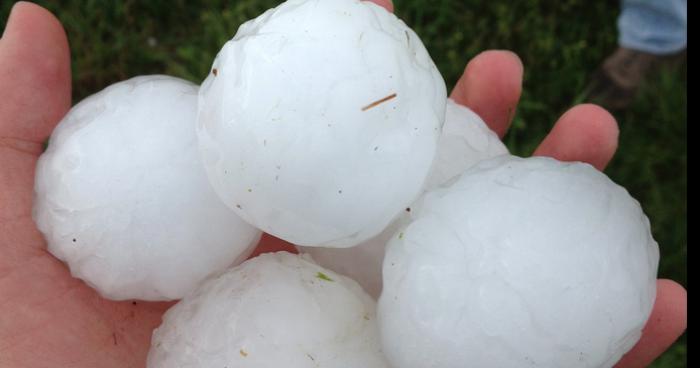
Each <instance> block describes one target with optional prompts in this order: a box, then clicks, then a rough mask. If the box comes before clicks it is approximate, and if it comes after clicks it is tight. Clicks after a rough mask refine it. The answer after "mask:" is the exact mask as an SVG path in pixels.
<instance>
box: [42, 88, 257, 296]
mask: <svg viewBox="0 0 700 368" xmlns="http://www.w3.org/2000/svg"><path fill="white" fill-rule="evenodd" d="M197 89H198V88H197V86H196V85H193V84H191V83H189V82H186V81H183V80H180V79H177V78H172V77H166V76H144V77H137V78H133V79H130V80H128V81H124V82H120V83H117V84H114V85H112V86H110V87H108V88H106V89H105V90H103V91H101V92H99V93H97V94H95V95H93V96H90V97H88V98H86V99H85V100H83V101H82V102H80V103H79V104H77V105H76V106H75V107H74V108H73V109H72V110H71V111H70V112H69V113H68V115H66V117H65V118H64V119H63V120H62V121H61V122H60V124H59V125H58V126H57V127H56V129H55V130H54V132H53V134H52V135H51V141H50V144H49V147H48V149H47V150H46V152H45V153H44V154H43V155H42V156H41V158H40V159H39V163H38V165H37V169H36V183H35V192H36V196H35V201H34V206H35V207H34V218H35V220H36V223H37V225H38V227H39V230H41V232H43V233H44V236H45V237H46V240H47V242H48V249H49V251H50V252H51V253H52V254H53V255H55V256H56V257H57V258H59V259H61V260H63V261H65V262H67V263H68V265H69V266H70V269H71V273H72V274H73V275H74V276H75V277H78V278H80V279H83V280H85V282H87V283H88V284H89V285H91V286H92V287H94V288H95V289H97V290H98V291H99V292H100V293H101V294H102V295H103V296H105V297H107V298H110V299H117V300H122V299H142V300H168V299H178V298H181V297H182V296H183V295H184V294H185V293H187V292H188V291H190V290H191V289H193V288H194V286H196V284H197V283H198V282H200V281H201V280H202V279H204V278H205V277H206V276H207V275H209V274H211V273H213V272H215V271H218V270H221V269H224V268H226V267H228V266H229V265H231V264H234V263H238V262H241V261H242V260H244V259H245V258H246V256H247V255H248V254H249V253H250V251H251V250H252V248H251V247H253V246H254V245H255V244H256V243H257V240H258V239H259V236H260V231H259V230H256V229H254V228H253V227H251V226H250V225H248V224H247V223H245V222H243V220H241V219H240V218H239V217H238V216H237V215H236V214H235V213H234V212H233V211H231V210H230V209H229V208H227V207H226V206H225V205H224V204H223V203H221V201H220V199H219V198H218V197H217V196H216V194H215V193H214V191H213V190H212V188H211V187H210V185H209V183H208V180H207V177H206V174H205V172H204V168H203V167H202V164H201V160H200V157H199V152H198V149H197V139H196V133H195V121H196V112H197Z"/></svg>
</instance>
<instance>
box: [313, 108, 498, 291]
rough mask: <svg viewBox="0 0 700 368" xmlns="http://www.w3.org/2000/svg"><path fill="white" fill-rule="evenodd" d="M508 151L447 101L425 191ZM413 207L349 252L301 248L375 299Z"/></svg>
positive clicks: (478, 120) (470, 115)
mask: <svg viewBox="0 0 700 368" xmlns="http://www.w3.org/2000/svg"><path fill="white" fill-rule="evenodd" d="M507 153H508V149H507V148H506V147H505V145H503V143H502V142H501V140H500V139H499V138H498V136H497V135H496V133H494V132H493V131H492V130H491V129H489V127H488V126H486V124H485V123H484V121H483V120H481V118H480V117H479V116H478V115H476V114H475V113H474V112H473V111H472V110H470V109H468V108H466V107H464V106H462V105H459V104H457V103H456V102H454V101H453V100H452V99H448V100H447V111H446V113H445V125H444V126H443V129H442V135H441V136H440V140H439V141H438V150H437V154H436V156H435V162H433V168H432V170H431V173H430V175H429V176H428V181H427V183H428V184H427V187H426V188H427V190H431V189H434V188H437V187H438V186H440V185H443V184H445V183H447V182H449V181H450V180H453V179H454V178H456V177H457V176H459V175H461V174H462V173H463V172H464V171H466V170H467V169H468V168H470V167H472V166H473V165H475V164H476V163H478V162H480V161H482V160H485V159H488V158H492V157H496V156H499V155H504V154H507ZM412 207H415V204H414V205H411V206H409V207H407V208H406V210H405V211H404V213H403V214H401V216H400V217H399V218H398V219H396V220H395V221H394V222H393V223H392V224H391V225H389V226H388V227H387V228H386V229H384V231H382V232H381V233H380V234H379V235H377V236H375V237H373V238H371V239H369V240H366V241H364V242H362V243H360V244H359V245H357V246H354V247H351V248H322V247H300V248H301V251H302V252H305V253H309V254H311V256H312V257H313V258H314V260H315V261H316V262H318V264H320V265H321V266H323V267H326V268H328V269H331V270H333V271H335V272H338V273H340V274H342V275H346V276H348V277H350V278H351V279H353V280H355V281H357V282H358V283H359V284H360V285H361V286H362V287H363V288H364V289H365V290H366V291H367V292H368V293H369V294H370V295H372V296H374V297H375V298H376V297H378V296H379V293H380V292H381V290H382V262H383V261H384V249H385V247H386V243H387V242H388V241H389V239H390V238H391V237H392V236H393V235H394V234H395V233H396V231H397V230H398V229H399V228H400V227H402V226H404V225H406V224H407V223H408V221H409V220H410V212H411V209H412Z"/></svg>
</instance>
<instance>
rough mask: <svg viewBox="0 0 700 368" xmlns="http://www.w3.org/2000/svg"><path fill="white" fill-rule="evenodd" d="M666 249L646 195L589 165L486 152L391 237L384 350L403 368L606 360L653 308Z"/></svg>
mask: <svg viewBox="0 0 700 368" xmlns="http://www.w3.org/2000/svg"><path fill="white" fill-rule="evenodd" d="M658 261H659V249H658V246H657V244H656V242H655V241H654V239H653V238H652V235H651V233H650V230H649V222H648V219H647V218H646V216H645V215H644V213H643V212H642V209H641V208H640V205H639V203H638V202H637V201H636V200H634V199H633V198H632V197H630V195H629V194H628V193H627V191H626V190H624V188H622V187H620V186H618V185H616V184H615V183H613V182H612V181H611V180H610V179H608V178H607V177H606V176H605V175H604V174H602V173H600V172H598V171H597V170H595V169H594V168H593V167H591V166H590V165H587V164H582V163H573V164H566V163H561V162H558V161H556V160H553V159H549V158H530V159H520V158H514V157H512V156H504V157H501V158H496V159H493V160H488V161H484V162H482V163H481V164H479V165H477V166H476V167H474V168H472V169H471V170H470V171H468V172H467V174H465V175H463V176H462V177H461V178H460V179H459V180H458V181H456V182H455V183H454V184H453V185H452V186H450V187H449V188H446V189H440V190H436V191H434V192H432V193H430V194H428V195H427V196H426V198H425V200H424V202H423V204H422V207H421V208H418V209H416V211H415V213H414V219H413V222H412V223H411V224H410V225H409V226H408V227H407V228H405V229H404V230H400V231H399V233H398V234H396V236H395V237H394V238H393V239H392V241H391V242H390V243H389V246H388V249H387V253H386V258H385V260H384V290H383V292H382V295H381V297H380V300H379V312H378V315H379V323H380V331H381V334H382V341H383V344H384V351H385V353H386V355H387V358H388V359H389V361H390V362H391V363H392V364H393V365H394V366H396V367H401V368H413V367H416V368H417V367H420V368H427V367H433V368H457V367H465V366H474V367H482V368H489V367H498V368H507V367H529V366H537V367H545V368H546V367H551V368H555V367H572V368H573V367H587V368H591V367H612V366H613V364H614V363H615V362H616V361H617V360H618V359H619V358H620V357H621V356H622V355H623V354H624V353H625V352H627V351H628V350H629V349H630V348H631V347H632V346H633V345H634V344H635V343H636V342H637V340H638V339H639V337H640V334H641V330H642V327H643V326H644V324H645V322H646V320H647V318H648V317H649V314H650V312H651V308H652V305H653V302H654V297H655V286H656V271H657V266H658Z"/></svg>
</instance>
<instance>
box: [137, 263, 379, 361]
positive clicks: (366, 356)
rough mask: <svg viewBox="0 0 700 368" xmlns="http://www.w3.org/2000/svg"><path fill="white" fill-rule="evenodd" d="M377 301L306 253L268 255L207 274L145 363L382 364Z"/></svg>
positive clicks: (173, 312)
mask: <svg viewBox="0 0 700 368" xmlns="http://www.w3.org/2000/svg"><path fill="white" fill-rule="evenodd" d="M375 310H376V305H375V302H374V301H373V300H372V298H370V297H369V296H368V295H367V294H366V293H365V292H364V291H362V289H361V288H360V287H359V285H357V283H355V282H354V281H352V280H350V279H348V278H345V277H343V276H340V275H337V274H335V273H333V272H332V271H328V270H325V269H323V268H322V267H320V266H318V265H317V264H315V263H314V262H313V261H312V260H311V258H309V257H308V256H298V255H293V254H290V253H286V252H279V253H268V254H263V255H261V256H259V257H256V258H253V259H250V260H248V261H246V262H245V263H243V264H241V265H240V266H238V267H236V268H233V269H230V270H228V271H226V272H222V273H220V274H218V275H217V276H215V277H211V278H209V279H208V280H207V281H205V282H204V283H203V284H202V285H201V286H200V287H199V288H197V289H196V290H195V292H194V293H192V294H190V295H188V296H187V297H185V298H184V299H183V300H182V301H180V302H179V303H178V304H176V305H175V306H174V307H172V308H171V309H170V310H168V312H167V313H166V314H165V317H164V320H163V324H162V325H161V326H160V327H159V328H158V329H157V330H156V331H155V332H154V334H153V340H152V342H151V351H150V352H149V354H148V367H149V368H161V367H162V368H170V367H179V368H201V367H237V368H246V367H249V368H279V367H285V368H307V367H308V368H315V367H324V368H352V367H357V368H360V367H361V368H388V366H387V364H386V361H385V358H384V356H383V355H382V352H381V348H380V343H379V333H378V331H377V324H376V315H375Z"/></svg>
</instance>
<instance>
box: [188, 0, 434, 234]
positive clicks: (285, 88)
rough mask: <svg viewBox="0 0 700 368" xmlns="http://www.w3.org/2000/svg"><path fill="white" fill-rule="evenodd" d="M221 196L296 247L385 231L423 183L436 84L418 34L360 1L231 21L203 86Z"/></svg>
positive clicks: (301, 4)
mask: <svg viewBox="0 0 700 368" xmlns="http://www.w3.org/2000/svg"><path fill="white" fill-rule="evenodd" d="M199 96H200V99H199V102H200V104H199V114H198V133H199V134H198V135H199V138H200V140H199V142H200V147H201V150H202V156H203V159H204V164H205V167H206V169H207V173H208V175H209V179H210V181H211V183H212V185H213V186H214V188H215V190H216V192H217V193H218V194H219V196H221V198H222V199H223V200H224V202H225V203H226V204H227V205H228V206H229V207H231V208H232V209H234V210H235V211H236V212H237V213H238V214H239V215H240V216H241V217H242V218H243V219H244V220H246V221H248V222H249V223H251V224H253V225H255V226H256V227H259V228H260V229H262V230H264V231H265V232H268V233H270V234H272V235H275V236H277V237H279V238H282V239H284V240H287V241H289V242H291V243H294V244H298V245H306V246H329V247H349V246H353V245H356V244H358V243H360V242H362V241H364V240H366V239H369V238H371V237H373V236H375V235H377V234H378V233H379V232H381V231H382V230H383V229H384V228H385V227H386V226H387V225H388V224H389V223H390V222H391V221H392V220H393V219H394V218H395V217H396V216H397V215H398V213H399V212H400V211H403V210H404V209H405V208H406V206H408V205H409V204H410V203H411V202H412V201H413V200H414V199H415V198H416V197H417V196H418V195H419V194H420V193H421V192H422V190H423V185H424V183H425V180H426V177H427V175H428V172H429V170H430V167H431V163H432V161H433V158H434V156H435V150H436V145H437V140H438V137H439V135H440V128H441V125H442V122H443V120H444V115H445V103H446V89H445V83H444V81H443V79H442V77H441V76H440V74H439V72H438V70H437V68H436V67H435V65H434V63H433V61H432V60H431V59H430V56H429V55H428V52H427V51H426V49H425V47H424V46H423V44H422V43H421V41H420V39H419V38H418V36H417V35H416V34H415V33H414V32H413V31H412V30H411V29H410V28H408V27H407V26H406V25H405V24H404V23H403V22H402V21H400V20H399V19H398V18H396V16H394V15H393V14H391V13H389V12H387V11H386V10H385V9H384V8H382V7H379V6H377V5H375V4H373V3H370V2H366V1H359V0H324V1H315V0H289V1H287V2H285V3H283V4H282V5H280V6H278V7H277V8H274V9H271V10H269V11H267V12H266V13H264V14H263V15H261V16H260V17H258V18H257V19H254V20H251V21H249V22H247V23H245V24H244V25H242V26H241V27H240V29H239V30H238V32H237V33H236V35H235V37H234V38H233V39H232V40H231V41H229V42H228V43H226V45H224V47H223V48H222V49H221V51H220V52H219V54H218V56H217V58H216V60H215V61H214V64H213V67H212V73H211V74H210V75H209V77H208V78H207V79H206V80H205V82H204V83H203V85H202V88H201V90H200V95H199Z"/></svg>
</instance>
